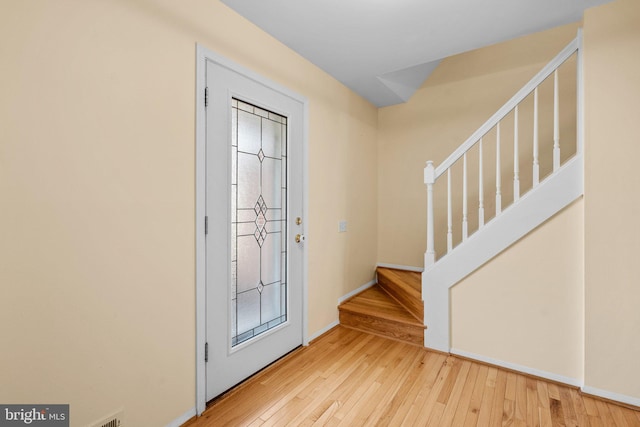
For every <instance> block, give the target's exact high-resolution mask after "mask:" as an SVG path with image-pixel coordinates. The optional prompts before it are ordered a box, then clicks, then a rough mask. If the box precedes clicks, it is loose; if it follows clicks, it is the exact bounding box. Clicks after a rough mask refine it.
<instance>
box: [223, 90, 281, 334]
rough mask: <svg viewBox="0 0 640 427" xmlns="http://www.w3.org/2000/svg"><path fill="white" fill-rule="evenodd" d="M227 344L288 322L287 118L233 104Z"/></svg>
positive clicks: (234, 102)
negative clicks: (229, 291)
mask: <svg viewBox="0 0 640 427" xmlns="http://www.w3.org/2000/svg"><path fill="white" fill-rule="evenodd" d="M231 106H232V123H231V124H232V138H231V144H232V149H231V153H232V158H231V171H232V174H233V176H232V177H231V186H232V188H231V195H232V198H234V200H232V201H231V209H232V212H231V218H232V223H231V230H232V233H231V252H232V255H231V260H232V265H231V269H232V274H231V284H230V287H231V299H232V301H231V307H232V310H233V313H232V316H231V322H232V324H231V336H232V338H231V345H232V346H236V345H238V344H240V343H243V342H245V341H248V340H250V339H251V338H254V337H256V336H258V335H260V334H261V333H263V332H266V331H268V330H269V329H272V328H275V327H276V326H278V325H280V324H282V323H283V322H285V321H286V320H287V280H286V274H287V268H286V242H287V237H286V232H287V227H286V220H287V206H286V203H287V199H286V184H287V170H286V165H287V162H286V158H287V153H286V150H287V141H286V139H287V119H286V117H283V116H281V115H279V114H275V113H273V112H271V111H267V110H265V109H263V108H258V107H256V106H254V105H251V104H248V103H246V102H242V101H239V100H237V99H233V100H232V104H231Z"/></svg>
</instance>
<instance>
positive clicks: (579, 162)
mask: <svg viewBox="0 0 640 427" xmlns="http://www.w3.org/2000/svg"><path fill="white" fill-rule="evenodd" d="M582 194H583V157H582V155H581V154H577V155H576V156H575V157H574V158H573V159H571V160H569V161H568V162H566V163H565V164H564V165H563V166H562V168H560V169H559V170H558V171H557V172H555V173H553V174H552V175H551V176H549V177H547V178H546V179H545V180H544V181H543V182H541V183H540V184H539V185H538V186H536V187H535V188H533V189H531V190H530V191H529V192H528V193H526V194H525V195H524V196H522V197H521V198H520V199H519V200H518V201H516V202H515V203H514V204H512V205H511V206H509V207H508V208H507V209H505V210H504V211H503V212H502V214H500V215H499V216H498V217H497V218H494V219H492V220H491V221H490V222H488V223H486V224H485V226H484V227H482V228H481V229H479V230H478V231H476V232H475V233H474V234H473V235H472V236H471V237H469V238H468V239H467V240H466V242H464V244H460V245H459V246H458V247H456V248H454V249H453V250H452V251H451V252H450V253H448V254H447V255H445V256H443V257H442V258H440V259H439V260H438V261H437V262H436V263H435V264H433V265H431V266H430V267H428V268H427V269H425V271H424V273H422V295H425V296H426V298H425V307H424V322H425V325H427V326H428V328H427V329H426V330H425V336H424V339H425V347H429V348H432V349H435V350H439V351H443V352H449V350H450V348H451V346H450V326H451V325H450V301H449V288H451V287H452V286H454V285H455V284H456V283H458V282H459V281H460V280H462V279H463V278H465V277H466V276H468V275H469V274H471V273H472V272H473V271H474V270H476V269H477V268H479V267H480V266H482V265H483V264H484V263H486V262H487V261H489V260H490V259H492V258H493V257H495V256H496V255H498V254H499V253H500V252H502V251H503V250H505V249H506V248H508V247H509V246H511V245H512V244H513V243H515V242H516V241H518V240H519V239H520V238H522V237H523V236H525V235H526V234H527V233H529V232H530V231H531V230H533V229H534V228H536V227H537V226H539V225H540V224H542V223H543V222H545V221H546V220H547V219H549V218H551V217H552V216H553V215H554V214H555V213H557V212H559V211H560V210H562V209H563V208H565V207H566V206H568V205H569V204H571V203H572V202H573V201H575V200H576V199H578V198H579V197H580V196H581V195H582Z"/></svg>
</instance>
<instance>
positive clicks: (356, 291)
mask: <svg viewBox="0 0 640 427" xmlns="http://www.w3.org/2000/svg"><path fill="white" fill-rule="evenodd" d="M375 284H376V281H375V280H372V281H370V282H367V283H365V284H364V285H362V286H360V287H359V288H358V289H354V290H353V291H351V292H349V293H348V294H346V295H343V296H341V297H340V298H338V305H340V304H342V303H343V302H345V301H346V300H348V299H349V298H351V297H352V296H354V295H357V294H359V293H360V292H362V291H364V290H366V289H369V288H370V287H372V286H373V285H375Z"/></svg>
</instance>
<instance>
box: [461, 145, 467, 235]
mask: <svg viewBox="0 0 640 427" xmlns="http://www.w3.org/2000/svg"><path fill="white" fill-rule="evenodd" d="M468 235H469V223H468V221H467V153H464V155H463V156H462V241H463V242H464V241H465V240H467V236H468Z"/></svg>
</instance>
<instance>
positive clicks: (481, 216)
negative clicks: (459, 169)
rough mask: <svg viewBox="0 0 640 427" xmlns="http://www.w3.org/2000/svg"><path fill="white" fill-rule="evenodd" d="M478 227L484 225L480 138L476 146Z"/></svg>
mask: <svg viewBox="0 0 640 427" xmlns="http://www.w3.org/2000/svg"><path fill="white" fill-rule="evenodd" d="M478 150H479V155H478V228H482V226H483V225H484V182H483V176H482V175H483V167H482V138H480V145H479V146H478Z"/></svg>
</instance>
